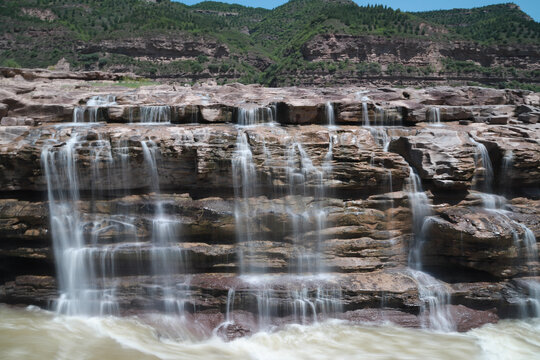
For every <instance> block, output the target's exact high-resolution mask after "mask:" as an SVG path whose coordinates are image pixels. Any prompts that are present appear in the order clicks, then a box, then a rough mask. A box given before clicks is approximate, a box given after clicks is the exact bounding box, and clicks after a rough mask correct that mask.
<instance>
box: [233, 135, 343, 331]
mask: <svg viewBox="0 0 540 360" xmlns="http://www.w3.org/2000/svg"><path fill="white" fill-rule="evenodd" d="M279 131H280V132H281V131H282V130H279ZM249 139H250V138H249V137H248V134H247V133H246V131H245V130H239V132H238V136H237V142H236V149H235V151H234V153H233V158H232V173H233V185H234V190H235V220H236V232H237V241H238V255H239V264H240V273H241V274H242V278H243V279H245V280H246V281H248V283H249V287H250V288H251V289H252V291H253V293H254V295H255V297H256V300H257V313H258V316H259V319H258V320H259V321H258V322H259V327H260V328H261V329H266V328H269V327H271V325H272V322H273V319H274V317H280V316H290V317H292V318H293V319H294V320H295V321H297V322H300V323H308V322H312V321H318V320H319V318H320V317H327V316H330V315H332V314H335V313H336V312H338V311H340V309H341V302H340V291H339V288H336V287H335V286H334V285H331V286H329V285H328V284H327V282H328V281H326V280H324V279H322V278H319V277H320V276H321V275H322V274H323V273H324V271H325V268H324V266H323V261H322V250H323V242H324V237H323V236H322V230H324V229H325V228H326V226H327V224H326V217H327V214H326V210H325V207H324V200H325V199H324V198H325V178H327V177H329V176H330V175H331V171H332V160H333V144H334V141H337V140H335V139H334V135H333V134H329V143H328V150H327V152H326V154H325V155H324V158H322V159H321V162H320V165H315V164H314V162H313V160H312V159H311V158H310V156H309V155H308V153H307V151H306V150H305V149H304V147H303V145H302V144H301V143H299V142H297V141H294V140H291V141H290V142H289V143H288V145H287V146H286V150H285V161H284V165H283V164H282V163H281V164H280V165H277V164H279V161H278V162H275V161H274V160H273V159H272V155H271V154H270V153H269V152H268V151H265V150H264V149H265V145H264V144H265V142H264V140H263V141H262V147H263V151H262V152H263V155H264V157H265V166H268V167H271V168H273V167H274V166H277V167H276V168H274V169H273V170H272V173H274V174H280V175H278V176H283V178H280V179H281V180H280V181H279V182H280V183H282V184H283V187H284V189H283V188H281V187H278V188H274V191H275V193H266V194H265V195H266V197H267V198H268V199H269V200H268V201H269V202H270V203H271V204H272V205H268V206H269V208H270V209H272V210H271V211H272V212H273V213H282V214H283V215H284V216H286V217H287V218H288V219H289V221H290V228H291V230H290V234H289V236H288V237H289V238H290V239H291V243H292V253H291V255H290V257H289V259H288V263H287V266H288V269H289V274H288V275H279V276H278V275H273V274H271V273H270V272H269V271H267V270H266V269H265V268H264V260H263V261H260V260H259V263H258V264H255V265H256V266H253V265H254V264H253V261H254V259H259V256H260V255H257V256H256V257H255V253H256V251H257V247H256V246H258V245H257V244H258V243H259V242H260V240H264V239H261V236H262V235H261V232H260V231H259V230H260V227H261V224H260V223H259V222H258V220H257V218H258V217H259V214H258V213H257V212H258V211H259V210H258V209H259V208H258V207H257V201H256V199H257V198H256V196H257V194H256V193H257V189H259V188H260V187H262V186H263V184H259V178H258V176H257V173H256V167H255V161H254V155H253V152H252V149H251V145H250V142H249ZM274 164H276V165H274ZM282 166H283V167H282ZM272 183H273V181H270V184H272ZM270 189H272V187H270ZM282 191H285V193H283V192H282ZM272 199H275V200H272ZM276 286H279V289H280V290H276ZM231 301H232V300H231ZM228 308H229V307H228Z"/></svg>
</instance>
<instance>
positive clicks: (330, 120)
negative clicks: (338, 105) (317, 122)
mask: <svg viewBox="0 0 540 360" xmlns="http://www.w3.org/2000/svg"><path fill="white" fill-rule="evenodd" d="M324 113H325V115H326V124H327V125H328V126H330V127H334V126H336V113H335V111H334V104H332V103H331V102H330V101H328V102H327V103H326V104H324Z"/></svg>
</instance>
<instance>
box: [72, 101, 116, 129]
mask: <svg viewBox="0 0 540 360" xmlns="http://www.w3.org/2000/svg"><path fill="white" fill-rule="evenodd" d="M114 105H116V96H114V95H96V96H92V97H91V98H90V99H89V100H88V101H87V102H86V106H77V107H75V108H74V109H73V122H74V123H84V122H89V123H95V122H98V121H99V120H100V111H101V109H102V108H107V107H108V106H114Z"/></svg>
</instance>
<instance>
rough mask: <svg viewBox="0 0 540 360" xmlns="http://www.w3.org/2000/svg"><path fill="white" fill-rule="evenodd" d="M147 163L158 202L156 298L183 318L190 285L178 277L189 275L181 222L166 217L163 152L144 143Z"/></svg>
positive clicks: (154, 252)
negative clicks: (160, 165) (180, 244)
mask: <svg viewBox="0 0 540 360" xmlns="http://www.w3.org/2000/svg"><path fill="white" fill-rule="evenodd" d="M141 146H142V149H143V155H144V160H145V163H146V166H147V169H148V171H149V173H150V178H149V184H150V188H151V190H152V193H153V195H154V197H155V200H154V206H155V211H154V218H153V219H152V239H151V241H152V247H151V251H150V256H151V261H152V271H153V273H154V275H155V276H156V278H158V279H159V280H157V281H156V283H155V289H154V291H155V295H156V296H157V297H161V299H162V301H163V306H164V309H165V312H166V313H167V314H180V315H181V314H183V312H184V307H185V304H184V303H185V297H186V293H187V290H188V289H189V283H187V282H178V281H177V280H176V279H175V278H174V275H175V274H178V273H179V272H185V259H184V256H183V255H184V254H183V251H182V249H181V248H180V247H178V246H177V245H176V244H177V242H178V237H179V228H180V225H181V224H180V222H179V221H177V220H175V219H174V218H171V217H170V216H167V215H166V212H165V208H164V206H165V204H164V202H163V200H162V199H161V193H160V186H159V173H158V159H159V148H158V146H157V145H156V143H154V142H153V141H151V140H149V141H143V142H141Z"/></svg>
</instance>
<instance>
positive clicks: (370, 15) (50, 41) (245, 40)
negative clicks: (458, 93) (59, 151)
mask: <svg viewBox="0 0 540 360" xmlns="http://www.w3.org/2000/svg"><path fill="white" fill-rule="evenodd" d="M423 48H425V49H430V52H429V51H428V52H427V53H426V52H423V50H422V49H423ZM539 48H540V24H539V23H536V22H535V21H533V20H532V19H530V18H529V17H528V16H527V15H526V14H525V13H523V12H522V11H521V10H520V9H519V7H517V6H516V5H514V4H502V5H493V6H488V7H483V8H476V9H466V10H464V9H455V10H448V11H431V12H419V13H406V12H401V11H399V10H393V9H391V8H387V7H384V6H365V7H361V6H358V5H356V4H355V3H354V2H352V1H349V0H291V1H289V2H288V3H286V4H284V5H282V6H280V7H277V8H276V9H274V10H266V9H261V8H250V7H244V6H240V5H231V4H223V3H219V2H213V1H206V2H202V3H199V4H197V5H193V6H186V5H184V4H181V3H177V2H171V1H167V0H162V1H158V2H154V1H147V0H102V1H97V0H83V1H75V0H19V1H14V0H7V1H4V2H2V3H0V64H3V65H14V66H15V65H19V66H24V67H48V66H54V65H55V64H56V63H57V62H58V61H59V60H60V59H61V58H65V59H66V60H67V62H69V63H70V65H71V66H72V68H75V69H87V70H90V69H102V70H110V71H132V72H135V73H137V74H140V75H144V76H148V77H161V78H171V77H173V78H177V79H179V80H180V81H190V82H193V81H202V80H207V79H215V80H217V81H218V82H220V83H221V82H229V81H241V82H261V83H264V84H268V85H284V84H289V85H292V84H295V82H297V80H298V79H301V78H303V79H304V80H301V81H303V84H306V82H307V84H309V83H310V81H309V80H308V79H309V77H310V76H312V77H314V80H313V81H311V84H323V83H328V81H330V82H329V84H330V85H331V84H332V83H331V81H332V79H328V81H326V80H325V81H326V82H321V81H320V80H321V78H322V77H325V76H327V75H329V74H331V75H332V78H333V79H334V80H335V81H336V84H339V83H340V82H347V83H350V82H351V81H353V79H354V77H355V76H360V77H364V78H365V77H366V76H367V77H369V79H368V80H370V81H371V80H372V79H371V78H375V77H392V78H396V77H399V76H401V77H402V78H403V77H406V76H408V77H418V78H421V77H426V76H428V75H429V76H431V77H434V78H439V77H441V76H442V77H454V78H456V79H457V78H460V77H464V78H470V79H477V78H479V77H480V76H479V75H481V77H486V76H487V78H489V79H488V80H489V81H490V82H494V83H496V82H497V81H498V82H500V81H502V80H508V79H510V80H515V81H518V80H519V81H520V82H523V81H524V82H531V81H532V82H537V80H538V78H537V73H536V72H535V70H537V69H538V68H539V65H538V49H539ZM397 49H399V51H398V50H397ZM375 55H376V56H375ZM490 79H491V80H493V81H491V80H490ZM364 80H365V79H364ZM465 80H466V79H465ZM479 80H482V81H483V79H482V78H481V79H479ZM392 81H393V80H392ZM489 81H488V82H489ZM484 82H485V81H484Z"/></svg>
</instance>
